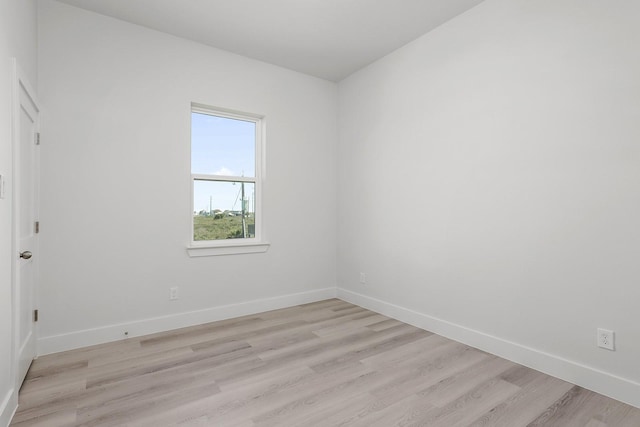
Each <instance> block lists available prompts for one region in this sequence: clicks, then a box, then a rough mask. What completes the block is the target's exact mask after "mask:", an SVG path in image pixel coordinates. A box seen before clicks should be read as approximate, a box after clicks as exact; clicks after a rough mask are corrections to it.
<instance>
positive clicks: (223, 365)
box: [12, 299, 640, 427]
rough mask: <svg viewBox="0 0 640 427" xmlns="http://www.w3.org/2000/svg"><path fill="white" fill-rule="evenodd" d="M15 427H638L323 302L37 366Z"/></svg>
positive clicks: (576, 394)
mask: <svg viewBox="0 0 640 427" xmlns="http://www.w3.org/2000/svg"><path fill="white" fill-rule="evenodd" d="M12 425H13V426H47V427H55V426H150V427H151V426H153V427H157V426H234V427H244V426H265V427H266V426H329V427H333V426H366V427H370V426H382V427H387V426H407V427H409V426H445V427H454V426H477V427H480V426H508V427H518V426H562V427H573V426H576V427H577V426H581V427H582V426H587V427H638V426H640V409H636V408H633V407H631V406H629V405H625V404H623V403H620V402H618V401H615V400H612V399H609V398H606V397H604V396H601V395H599V394H597V393H593V392H591V391H588V390H585V389H583V388H580V387H577V386H574V385H572V384H569V383H567V382H564V381H561V380H559V379H556V378H553V377H550V376H548V375H544V374H542V373H540V372H537V371H534V370H531V369H528V368H525V367H523V366H520V365H517V364H515V363H512V362H509V361H507V360H504V359H501V358H499V357H496V356H492V355H490V354H488V353H485V352H482V351H480V350H477V349H474V348H471V347H468V346H466V345H463V344H460V343H457V342H454V341H451V340H448V339H446V338H443V337H441V336H438V335H435V334H432V333H430V332H427V331H424V330H421V329H418V328H415V327H413V326H410V325H406V324H404V323H401V322H399V321H397V320H393V319H389V318H387V317H385V316H382V315H380V314H376V313H373V312H371V311H368V310H365V309H363V308H360V307H357V306H354V305H351V304H349V303H346V302H344V301H340V300H337V299H332V300H327V301H321V302H317V303H312V304H306V305H301V306H296V307H291V308H287V309H283V310H276V311H271V312H267V313H262V314H257V315H252V316H245V317H241V318H236V319H230V320H224V321H220V322H214V323H209V324H206V325H200V326H195V327H191V328H185V329H181V330H176V331H170V332H164V333H160V334H155V335H149V336H145V337H140V338H131V339H127V340H124V341H120V342H116V343H110V344H104V345H98V346H93V347H88V348H84V349H79V350H73V351H68V352H64V353H58V354H54V355H50V356H44V357H41V358H39V359H37V360H35V361H34V363H33V365H32V367H31V369H30V370H29V373H28V375H27V379H26V381H25V383H24V385H23V387H22V390H21V391H20V402H19V408H18V412H17V413H16V415H15V417H14V420H13V424H12Z"/></svg>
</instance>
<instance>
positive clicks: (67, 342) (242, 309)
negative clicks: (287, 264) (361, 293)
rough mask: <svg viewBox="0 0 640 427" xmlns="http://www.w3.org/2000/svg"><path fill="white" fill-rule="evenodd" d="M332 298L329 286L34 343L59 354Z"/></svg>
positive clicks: (76, 332) (90, 330) (333, 290)
mask: <svg viewBox="0 0 640 427" xmlns="http://www.w3.org/2000/svg"><path fill="white" fill-rule="evenodd" d="M335 296H336V288H335V287H331V288H325V289H316V290H313V291H307V292H300V293H296V294H289V295H282V296H279V297H273V298H264V299H260V300H254V301H247V302H241V303H238V304H229V305H223V306H219V307H212V308H207V309H204V310H197V311H190V312H186V313H178V314H171V315H167V316H160V317H153V318H149V319H143V320H136V321H131V322H123V323H118V324H113V325H108V326H103V327H99V328H94V329H85V330H81V331H75V332H70V333H66V334H60V335H54V336H49V337H42V338H40V339H39V340H38V343H39V349H40V354H50V353H57V352H60V351H66V350H72V349H76V348H81V347H87V346H90V345H95V344H103V343H107V342H111V341H118V340H121V339H123V338H124V332H125V331H127V332H128V335H127V337H137V336H143V335H148V334H154V333H157V332H164V331H170V330H172V329H178V328H184V327H187V326H194V325H201V324H203V323H209V322H215V321H218V320H224V319H230V318H234V317H239V316H246V315H249V314H256V313H262V312H265V311H270V310H277V309H280V308H286V307H292V306H295V305H299V304H306V303H310V302H316V301H322V300H325V299H329V298H335Z"/></svg>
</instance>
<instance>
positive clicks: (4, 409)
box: [0, 387, 18, 427]
mask: <svg viewBox="0 0 640 427" xmlns="http://www.w3.org/2000/svg"><path fill="white" fill-rule="evenodd" d="M16 409H18V393H16V389H15V388H13V387H12V388H11V389H10V390H9V391H8V392H7V394H6V396H5V397H4V399H3V400H2V403H0V426H3V427H4V426H8V425H9V424H11V419H12V418H13V415H14V414H15V413H16Z"/></svg>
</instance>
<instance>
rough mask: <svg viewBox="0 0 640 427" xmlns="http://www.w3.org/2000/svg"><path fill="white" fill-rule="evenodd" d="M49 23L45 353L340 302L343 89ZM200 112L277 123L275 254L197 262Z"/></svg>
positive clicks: (90, 18)
mask: <svg viewBox="0 0 640 427" xmlns="http://www.w3.org/2000/svg"><path fill="white" fill-rule="evenodd" d="M39 21H40V23H39V30H40V33H39V60H40V69H39V71H40V87H41V88H42V90H41V92H40V101H41V104H42V109H43V113H42V117H41V130H42V135H43V136H42V138H43V143H42V147H41V161H42V179H43V181H42V201H41V203H42V206H41V211H42V215H41V222H42V232H41V252H42V260H41V278H42V279H41V284H40V301H41V305H40V308H41V326H40V337H41V339H40V345H41V352H44V353H46V352H50V351H56V350H62V349H65V348H71V347H75V346H80V345H86V344H90V343H92V342H98V341H108V340H113V339H118V338H121V337H123V333H124V331H125V330H126V331H128V332H129V334H130V335H129V336H132V335H139V334H141V333H147V332H150V331H152V330H158V329H170V328H175V327H178V326H184V325H186V324H190V323H197V322H203V321H207V320H214V319H216V318H219V317H226V316H233V315H237V314H241V313H242V312H247V311H253V310H255V311H260V310H261V309H267V308H274V307H276V306H281V305H287V304H293V303H296V302H301V301H306V300H313V299H323V298H326V297H328V296H331V295H333V294H334V293H335V284H336V282H335V263H336V253H335V247H336V228H337V226H336V218H335V207H336V200H335V199H336V192H335V186H336V184H335V182H336V166H335V156H336V141H337V120H336V109H337V85H336V84H334V83H330V82H327V81H324V80H320V79H317V78H312V77H309V76H305V75H303V74H299V73H295V72H291V71H288V70H284V69H282V68H278V67H275V66H272V65H268V64H265V63H261V62H258V61H254V60H250V59H247V58H244V57H241V56H237V55H233V54H230V53H227V52H224V51H220V50H217V49H213V48H210V47H206V46H204V45H200V44H197V43H193V42H190V41H186V40H182V39H179V38H175V37H172V36H169V35H166V34H162V33H159V32H155V31H151V30H148V29H145V28H142V27H139V26H135V25H131V24H128V23H125V22H122V21H118V20H115V19H111V18H107V17H104V16H100V15H97V14H94V13H90V12H86V11H83V10H81V9H77V8H74V7H70V6H67V5H63V4H60V3H57V2H53V1H43V2H41V3H40V9H39ZM192 101H194V102H198V103H202V104H208V105H213V106H219V107H224V108H229V109H235V110H240V111H247V112H251V113H257V114H264V115H265V116H266V126H267V142H266V144H267V149H266V162H267V172H266V183H265V192H264V193H265V194H264V217H265V227H266V231H267V233H268V240H269V241H270V243H271V247H270V249H269V250H268V251H267V252H266V253H263V254H250V255H233V256H217V257H203V258H189V257H188V255H187V253H186V250H185V248H186V245H187V243H188V241H189V227H190V224H189V221H190V220H189V212H190V205H189V203H190V193H189V192H190V190H189V189H190V181H189V179H190V178H189V174H190V151H189V133H190V103H191V102H192ZM171 286H179V287H180V299H179V300H178V301H169V288H170V287H171ZM281 296H289V297H286V298H280V299H278V298H276V299H275V300H274V299H273V298H275V297H281ZM270 298H271V299H270ZM265 299H266V301H262V302H261V303H259V304H248V305H247V304H243V303H247V302H248V301H253V300H265ZM234 304H241V305H239V306H233V307H226V306H228V305H234ZM201 310H204V311H201ZM194 312H195V313H194ZM163 316H170V317H168V318H166V317H163ZM171 316H173V317H171Z"/></svg>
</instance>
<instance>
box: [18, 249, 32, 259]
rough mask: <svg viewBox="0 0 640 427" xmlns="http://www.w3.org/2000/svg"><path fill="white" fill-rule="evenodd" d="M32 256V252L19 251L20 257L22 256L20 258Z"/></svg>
mask: <svg viewBox="0 0 640 427" xmlns="http://www.w3.org/2000/svg"><path fill="white" fill-rule="evenodd" d="M32 256H33V254H32V253H31V252H30V251H24V252H20V258H22V259H29V258H31V257H32Z"/></svg>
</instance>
